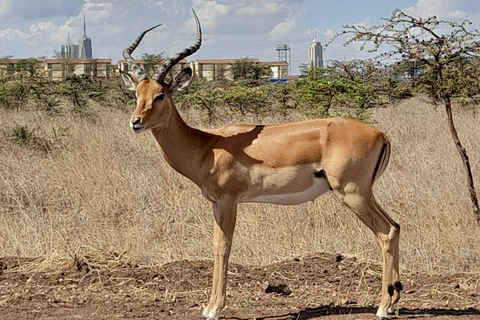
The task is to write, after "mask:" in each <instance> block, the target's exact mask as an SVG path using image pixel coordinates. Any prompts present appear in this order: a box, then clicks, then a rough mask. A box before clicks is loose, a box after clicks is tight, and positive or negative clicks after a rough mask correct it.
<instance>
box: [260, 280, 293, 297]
mask: <svg viewBox="0 0 480 320" xmlns="http://www.w3.org/2000/svg"><path fill="white" fill-rule="evenodd" d="M265 293H279V294H283V295H286V296H288V295H290V294H291V293H292V290H290V288H289V287H288V286H287V285H286V284H285V283H280V282H273V283H270V282H269V283H268V287H267V288H266V289H265Z"/></svg>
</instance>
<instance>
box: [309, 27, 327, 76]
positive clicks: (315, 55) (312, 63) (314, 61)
mask: <svg viewBox="0 0 480 320" xmlns="http://www.w3.org/2000/svg"><path fill="white" fill-rule="evenodd" d="M308 66H309V67H310V68H312V67H315V68H323V50H322V44H321V43H320V41H318V40H317V33H316V32H315V38H313V41H312V44H311V45H310V47H309V48H308Z"/></svg>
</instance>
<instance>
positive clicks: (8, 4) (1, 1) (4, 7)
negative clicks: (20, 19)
mask: <svg viewBox="0 0 480 320" xmlns="http://www.w3.org/2000/svg"><path fill="white" fill-rule="evenodd" d="M13 1H14V0H0V17H5V16H6V15H7V14H8V13H9V12H10V10H12V6H13Z"/></svg>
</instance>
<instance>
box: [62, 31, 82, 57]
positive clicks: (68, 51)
mask: <svg viewBox="0 0 480 320" xmlns="http://www.w3.org/2000/svg"><path fill="white" fill-rule="evenodd" d="M60 58H61V59H78V46H77V45H76V44H73V43H72V40H71V39H70V33H69V34H68V37H67V44H65V45H62V46H61V47H60Z"/></svg>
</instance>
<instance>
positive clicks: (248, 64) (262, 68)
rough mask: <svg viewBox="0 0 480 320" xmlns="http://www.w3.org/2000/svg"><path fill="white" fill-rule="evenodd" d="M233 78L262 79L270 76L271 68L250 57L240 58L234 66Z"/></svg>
mask: <svg viewBox="0 0 480 320" xmlns="http://www.w3.org/2000/svg"><path fill="white" fill-rule="evenodd" d="M232 72H233V78H234V79H235V80H241V79H244V80H260V79H262V78H266V77H269V76H270V75H271V70H270V68H269V67H268V66H266V65H264V64H262V63H257V62H256V61H255V60H254V59H250V58H248V57H246V58H242V59H238V60H237V61H235V63H234V64H233V66H232Z"/></svg>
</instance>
